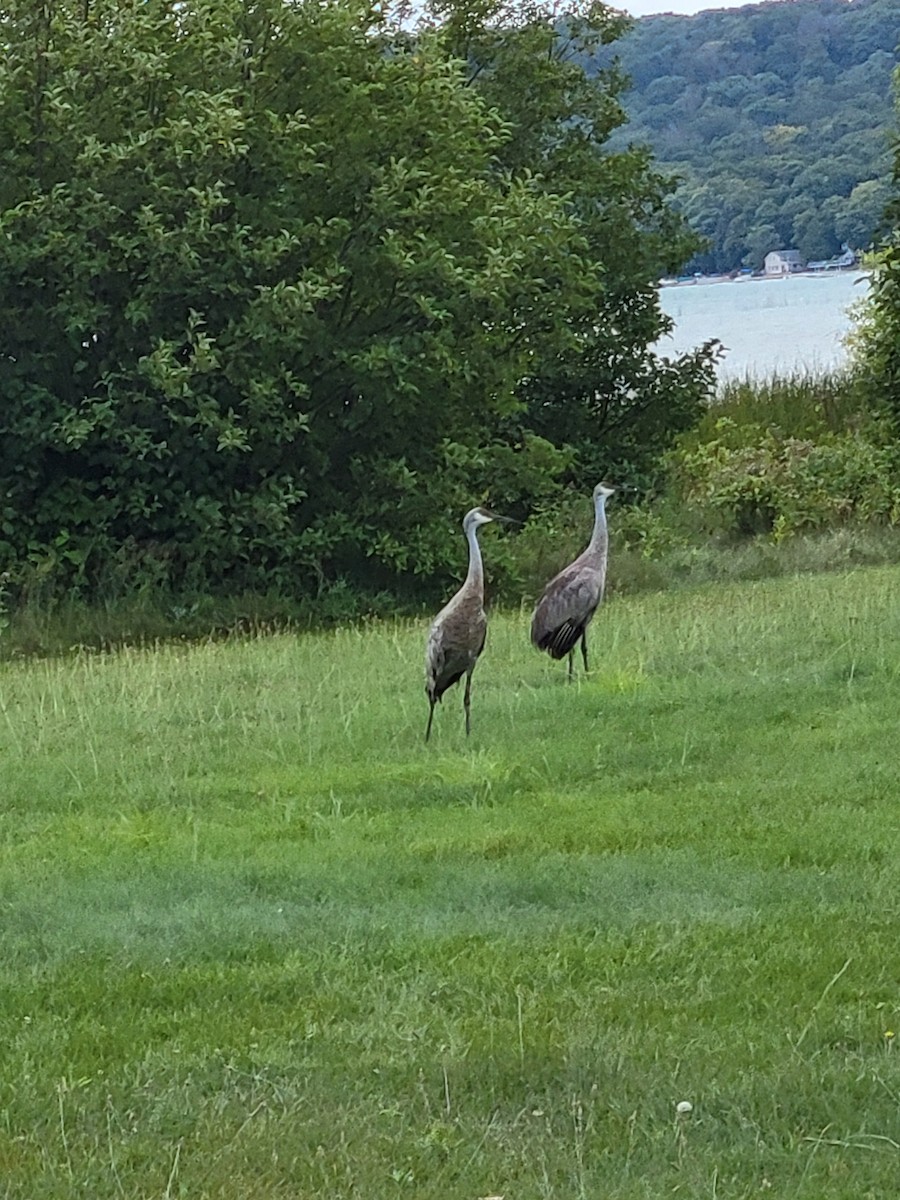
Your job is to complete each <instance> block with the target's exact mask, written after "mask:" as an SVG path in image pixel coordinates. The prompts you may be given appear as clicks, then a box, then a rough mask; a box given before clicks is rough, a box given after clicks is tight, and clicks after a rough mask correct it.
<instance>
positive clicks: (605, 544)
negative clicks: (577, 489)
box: [587, 496, 609, 559]
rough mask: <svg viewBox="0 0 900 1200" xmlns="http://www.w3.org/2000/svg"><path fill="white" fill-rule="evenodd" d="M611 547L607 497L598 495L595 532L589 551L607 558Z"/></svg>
mask: <svg viewBox="0 0 900 1200" xmlns="http://www.w3.org/2000/svg"><path fill="white" fill-rule="evenodd" d="M608 548H609V531H608V530H607V528H606V497H605V496H598V497H597V499H596V500H595V501H594V532H593V533H592V534H591V540H590V542H589V543H588V548H587V553H588V554H592V555H596V556H597V557H598V558H604V559H605V558H606V553H607V550H608Z"/></svg>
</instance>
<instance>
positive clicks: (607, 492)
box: [594, 483, 616, 504]
mask: <svg viewBox="0 0 900 1200" xmlns="http://www.w3.org/2000/svg"><path fill="white" fill-rule="evenodd" d="M615 490H616V489H615V488H613V487H610V486H609V484H608V483H598V484H597V486H596V487H595V488H594V503H595V504H596V503H597V501H598V500H600V499H601V498H602V499H603V500H606V499H607V498H608V497H609V496H611V495H612V494H613V492H614V491H615Z"/></svg>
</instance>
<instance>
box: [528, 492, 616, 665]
mask: <svg viewBox="0 0 900 1200" xmlns="http://www.w3.org/2000/svg"><path fill="white" fill-rule="evenodd" d="M614 490H615V489H614V488H611V487H607V485H606V484H605V483H598V484H597V486H596V487H595V488H594V497H593V499H594V531H593V533H592V535H591V540H590V542H589V543H588V545H587V549H585V550H584V552H583V553H582V554H579V556H578V557H577V558H576V559H575V561H574V562H573V563H570V564H569V566H567V567H564V568H563V569H562V570H561V571H560V573H559V574H558V575H555V576H554V577H553V579H551V580H550V582H549V583H548V584H547V586H546V587H545V588H544V592H543V595H542V596H541V598H540V600H538V602H537V606H536V608H535V610H534V615H533V616H532V618H531V641H532V644H533V645H534V646H536V647H537V648H538V650H546V651H547V653H548V654H549V655H550V656H551V658H557V659H559V658H564V657H565V656H566V655H567V654H568V656H569V678H570V679H571V678H572V671H573V662H574V658H575V647H576V646H577V645H578V643H579V642H581V656H582V658H583V659H584V669H585V671H587V669H588V653H587V627H588V625H589V624H590V623H591V618H592V617H593V615H594V613H595V612H596V611H597V608H598V606H599V604H600V602H601V601H602V599H603V589H604V587H605V586H606V560H607V554H608V549H609V535H608V532H607V528H606V500H607V497H609V496H611V495H612V494H613V491H614Z"/></svg>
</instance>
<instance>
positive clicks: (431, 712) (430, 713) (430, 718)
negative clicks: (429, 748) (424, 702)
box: [425, 696, 434, 742]
mask: <svg viewBox="0 0 900 1200" xmlns="http://www.w3.org/2000/svg"><path fill="white" fill-rule="evenodd" d="M428 703H429V704H430V706H431V707H430V708H429V709H428V728H427V729H426V730H425V741H426V742H427V741H428V739H429V738H430V737H431V722H432V721H433V720H434V701H433V700H432V699H431V697H430V696H429V697H428Z"/></svg>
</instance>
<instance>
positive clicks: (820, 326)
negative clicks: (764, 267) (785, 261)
mask: <svg viewBox="0 0 900 1200" xmlns="http://www.w3.org/2000/svg"><path fill="white" fill-rule="evenodd" d="M866 289H867V282H866V276H865V275H863V274H860V273H857V272H855V271H842V272H835V273H833V274H828V275H787V276H785V277H783V278H780V279H742V280H735V281H733V282H725V283H687V284H681V285H679V286H678V287H664V288H661V289H660V302H661V304H662V308H663V311H664V312H666V313H668V314H669V316H670V317H672V319H673V320H674V322H675V330H674V333H673V334H672V335H671V336H670V337H667V338H664V339H663V340H662V341H661V342H660V343H659V344H658V346H657V349H658V350H659V351H660V352H661V353H663V354H667V353H668V354H671V353H681V352H683V351H685V350H692V349H693V348H694V347H695V346H699V345H701V344H702V343H703V342H705V341H707V340H708V339H709V338H718V339H719V341H720V342H722V343H723V345H725V346H726V347H727V352H726V354H725V356H724V358H723V359H722V361H721V363H720V364H719V370H718V375H719V379H720V380H726V379H734V378H738V379H742V378H744V377H745V376H747V375H751V376H753V377H755V378H758V379H763V378H765V377H766V376H769V375H774V374H790V373H794V372H796V371H821V370H827V369H830V368H834V367H838V366H841V365H842V364H843V363H844V362H845V361H846V358H847V349H846V346H845V345H844V338H845V337H846V335H847V333H848V332H849V331H850V330H851V328H852V327H853V320H852V318H851V316H850V314H849V313H848V308H851V307H852V306H853V305H854V304H855V303H856V302H857V301H858V300H860V299H862V297H863V296H864V295H865V294H866Z"/></svg>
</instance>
